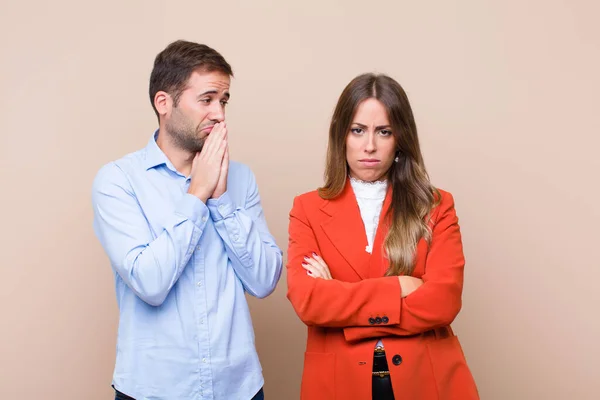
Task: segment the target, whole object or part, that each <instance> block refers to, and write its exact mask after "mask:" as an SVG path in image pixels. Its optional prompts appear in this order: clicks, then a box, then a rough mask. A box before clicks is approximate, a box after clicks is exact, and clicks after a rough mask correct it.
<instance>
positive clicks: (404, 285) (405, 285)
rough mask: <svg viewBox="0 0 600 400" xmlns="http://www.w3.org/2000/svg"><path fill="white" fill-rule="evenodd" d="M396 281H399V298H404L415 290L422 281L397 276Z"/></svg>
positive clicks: (412, 277) (411, 277) (410, 277)
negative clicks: (400, 292)
mask: <svg viewBox="0 0 600 400" xmlns="http://www.w3.org/2000/svg"><path fill="white" fill-rule="evenodd" d="M398 280H399V281H400V289H401V291H402V294H401V295H400V297H402V298H404V297H406V296H408V295H409V294H411V293H412V292H414V291H415V290H417V289H418V288H419V287H421V285H422V284H423V280H422V279H419V278H415V277H414V276H404V275H402V276H399V277H398Z"/></svg>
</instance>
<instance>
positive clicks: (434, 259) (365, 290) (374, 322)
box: [287, 182, 479, 400]
mask: <svg viewBox="0 0 600 400" xmlns="http://www.w3.org/2000/svg"><path fill="white" fill-rule="evenodd" d="M440 193H441V202H440V204H439V205H438V206H437V207H436V208H435V209H434V210H433V212H432V222H431V226H432V233H433V236H432V241H431V244H430V245H428V244H427V243H426V242H425V240H421V241H420V242H419V243H418V246H417V254H416V267H415V269H414V272H413V274H412V275H413V276H415V277H418V278H421V279H423V281H424V283H423V285H422V286H421V287H420V288H418V289H417V290H416V291H415V292H413V293H411V294H410V295H409V296H407V297H405V298H401V297H400V283H399V281H398V278H397V277H394V276H391V277H385V276H384V273H385V271H386V269H387V267H388V262H387V260H386V258H385V256H384V249H383V240H384V239H385V236H386V233H387V229H388V226H386V225H385V223H384V220H383V217H384V215H385V213H386V211H387V209H388V208H389V205H390V201H391V189H389V190H388V193H387V196H386V199H385V201H384V204H383V209H382V211H381V219H380V223H379V226H378V230H377V233H376V235H375V240H374V245H373V253H372V254H369V253H367V252H366V251H365V247H366V246H367V238H366V234H365V228H364V225H363V222H362V219H361V216H360V210H359V208H358V203H357V201H356V198H355V196H354V192H353V190H352V186H351V185H350V183H349V182H347V183H346V186H345V189H344V191H343V192H342V194H341V195H340V196H338V197H337V198H335V199H333V200H323V199H322V198H321V197H319V195H318V194H317V192H316V191H314V192H309V193H305V194H303V195H301V196H298V197H296V198H295V199H294V205H293V208H292V211H291V212H290V226H289V248H288V264H287V281H288V293H287V297H288V299H289V300H290V302H291V303H292V305H293V307H294V309H295V310H296V313H297V314H298V316H299V317H300V319H301V320H302V321H303V322H304V323H305V324H306V325H307V326H308V339H307V343H306V353H305V357H304V372H303V375H302V388H301V399H304V400H321V399H322V400H336V399H337V400H354V399H356V400H362V399H365V400H367V399H371V377H372V374H371V372H372V367H373V350H374V348H375V345H376V343H377V340H378V339H379V338H382V340H383V344H384V347H385V351H386V357H387V361H388V365H389V370H390V376H391V380H392V386H393V389H394V393H395V396H396V399H397V400H399V399H410V400H421V399H422V400H435V399H444V400H445V399H448V400H450V399H453V400H454V399H456V400H471V399H479V396H478V392H477V388H476V386H475V382H474V380H473V377H472V375H471V372H470V371H469V368H468V366H467V363H466V361H465V357H464V355H463V352H462V349H461V346H460V344H459V342H458V339H457V337H456V336H455V335H454V334H453V333H452V330H451V329H450V323H451V322H452V321H453V320H454V318H455V317H456V315H457V314H458V312H459V310H460V308H461V294H462V288H463V267H464V256H463V250H462V242H461V236H460V230H459V226H458V219H457V217H456V212H455V210H454V200H453V198H452V195H451V194H450V193H447V192H443V191H440ZM313 252H315V253H317V254H319V255H320V256H321V257H322V258H323V259H324V260H325V262H326V263H327V265H328V266H329V269H330V272H331V276H332V277H333V279H332V280H324V279H319V278H316V279H315V278H312V277H310V276H308V275H307V274H306V270H305V269H304V268H302V266H301V263H302V261H303V258H304V256H309V255H311V254H312V253H313Z"/></svg>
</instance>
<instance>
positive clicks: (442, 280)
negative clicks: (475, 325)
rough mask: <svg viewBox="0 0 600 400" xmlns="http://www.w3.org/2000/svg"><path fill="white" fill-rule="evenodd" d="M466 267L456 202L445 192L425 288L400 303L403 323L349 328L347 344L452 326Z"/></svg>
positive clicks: (438, 214) (424, 283)
mask: <svg viewBox="0 0 600 400" xmlns="http://www.w3.org/2000/svg"><path fill="white" fill-rule="evenodd" d="M464 265H465V258H464V255H463V247H462V239H461V235H460V228H459V225H458V217H457V216H456V211H455V208H454V199H453V197H452V195H451V194H450V193H447V192H444V193H443V194H442V199H441V203H440V204H439V205H438V207H437V213H436V217H435V219H434V226H433V229H432V240H431V244H430V246H429V250H428V253H427V260H426V262H425V274H424V275H423V277H422V279H423V285H422V286H421V287H419V288H418V289H417V290H415V291H414V292H413V293H411V294H410V295H408V296H406V297H405V298H403V299H402V300H401V302H400V321H399V322H398V323H397V324H394V325H391V324H390V325H387V326H383V325H382V326H374V327H350V328H346V329H344V336H345V338H346V340H347V341H354V340H361V339H367V338H375V337H385V336H407V335H414V334H419V333H422V332H425V331H428V330H430V329H434V328H438V327H442V326H448V325H450V324H451V323H452V321H454V319H455V318H456V316H457V315H458V313H459V311H460V309H461V306H462V300H461V296H462V289H463V271H464Z"/></svg>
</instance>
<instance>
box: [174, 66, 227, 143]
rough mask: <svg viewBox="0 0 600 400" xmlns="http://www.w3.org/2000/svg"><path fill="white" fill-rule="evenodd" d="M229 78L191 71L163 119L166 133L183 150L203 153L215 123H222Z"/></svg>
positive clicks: (213, 73) (211, 73) (223, 75)
mask: <svg viewBox="0 0 600 400" xmlns="http://www.w3.org/2000/svg"><path fill="white" fill-rule="evenodd" d="M229 84H230V78H229V76H228V75H227V74H224V73H222V72H219V71H214V72H197V71H194V72H193V73H192V75H190V78H189V79H188V82H187V85H186V88H185V89H184V90H183V92H182V93H181V96H180V97H179V101H178V103H177V104H176V105H175V104H173V108H172V109H171V112H170V113H168V114H167V115H166V117H165V130H166V131H167V132H166V133H167V134H168V135H169V136H171V138H172V139H173V142H174V144H175V145H176V146H177V147H179V148H181V149H182V150H186V151H189V152H191V153H196V152H199V151H200V150H202V146H203V145H204V141H205V140H206V137H207V136H208V135H209V134H210V132H211V130H212V128H213V126H214V125H215V124H216V123H217V122H222V121H224V120H225V105H226V104H227V101H228V100H229Z"/></svg>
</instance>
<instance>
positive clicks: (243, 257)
mask: <svg viewBox="0 0 600 400" xmlns="http://www.w3.org/2000/svg"><path fill="white" fill-rule="evenodd" d="M247 179H248V180H249V184H248V191H247V194H246V199H245V204H244V206H243V207H236V205H235V204H234V202H233V201H232V199H231V197H230V195H229V193H228V192H225V193H223V195H221V197H219V198H218V199H209V200H208V202H207V205H208V208H209V210H210V215H211V217H212V220H213V222H214V225H215V228H216V229H217V232H218V233H219V236H221V238H222V240H223V242H224V243H225V248H226V249H227V255H228V257H229V260H230V262H231V264H232V266H233V268H234V270H235V273H236V275H237V276H238V278H239V279H240V280H241V282H242V284H243V285H244V288H245V289H246V291H247V292H248V293H250V294H251V295H253V296H255V297H258V298H262V297H266V296H268V295H269V294H271V293H272V292H273V290H275V286H276V285H277V282H278V281H279V278H280V276H281V269H282V252H281V250H280V249H279V247H278V246H277V244H276V243H275V239H274V238H273V236H272V235H271V234H270V233H269V229H268V227H267V222H266V220H265V216H264V213H263V209H262V207H261V202H260V195H259V192H258V186H257V184H256V179H255V177H254V174H252V172H251V171H248V178H247Z"/></svg>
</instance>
